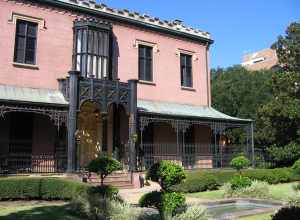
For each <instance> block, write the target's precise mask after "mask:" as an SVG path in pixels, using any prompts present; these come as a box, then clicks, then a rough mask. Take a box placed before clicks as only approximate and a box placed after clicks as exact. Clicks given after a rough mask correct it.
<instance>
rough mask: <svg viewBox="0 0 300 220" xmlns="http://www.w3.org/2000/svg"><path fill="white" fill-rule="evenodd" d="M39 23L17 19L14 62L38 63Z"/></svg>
mask: <svg viewBox="0 0 300 220" xmlns="http://www.w3.org/2000/svg"><path fill="white" fill-rule="evenodd" d="M37 27H38V24H37V23H33V22H29V21H23V20H17V26H16V40H15V55H14V62H16V63H24V64H31V65H35V64H36V40H37Z"/></svg>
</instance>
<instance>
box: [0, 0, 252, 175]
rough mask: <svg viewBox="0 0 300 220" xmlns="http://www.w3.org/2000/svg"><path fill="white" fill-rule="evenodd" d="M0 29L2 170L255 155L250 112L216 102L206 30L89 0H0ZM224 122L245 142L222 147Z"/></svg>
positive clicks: (190, 164) (135, 165)
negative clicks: (220, 107)
mask: <svg viewBox="0 0 300 220" xmlns="http://www.w3.org/2000/svg"><path fill="white" fill-rule="evenodd" d="M0 27H1V30H4V31H1V33H0V48H1V53H0V66H1V69H0V116H1V117H0V159H1V160H0V166H1V169H0V170H2V171H5V172H10V173H18V172H37V173H41V172H47V173H48V172H75V171H78V170H80V169H82V168H84V167H85V166H86V165H87V164H88V163H89V161H91V160H92V159H94V158H95V157H96V156H97V155H99V154H108V155H112V156H113V157H114V158H116V159H118V160H119V161H121V162H122V164H123V166H124V169H128V170H130V171H137V170H143V169H145V168H147V167H149V166H150V165H151V164H153V163H154V162H156V161H159V160H162V159H167V160H173V161H177V162H178V163H180V164H182V165H183V166H184V167H186V168H214V167H222V166H225V165H226V164H227V163H228V160H229V159H230V157H231V156H232V155H233V152H235V153H236V152H239V153H240V152H241V151H243V152H244V153H246V154H247V155H249V157H251V159H254V145H253V123H252V121H251V120H247V119H239V118H235V117H231V116H228V115H225V114H223V113H221V112H218V111H217V110H215V109H213V108H212V107H211V93H210V70H209V47H210V45H211V44H212V43H213V40H212V39H211V36H210V34H209V33H207V32H204V31H200V30H196V29H193V28H191V27H187V26H185V25H184V24H183V23H182V22H181V21H179V20H175V21H162V20H160V19H159V18H156V17H151V16H149V15H145V14H144V15H141V14H139V13H137V12H130V11H128V10H118V9H112V8H109V7H107V6H106V5H103V4H96V2H95V1H92V0H43V1H42V0H0ZM228 128H229V129H230V128H242V129H244V131H245V132H246V134H247V135H246V136H247V141H246V143H245V144H244V145H243V146H239V147H237V146H229V145H228V140H227V139H226V137H225V136H224V132H225V131H226V129H228ZM241 147H242V148H241Z"/></svg>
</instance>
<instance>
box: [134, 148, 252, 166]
mask: <svg viewBox="0 0 300 220" xmlns="http://www.w3.org/2000/svg"><path fill="white" fill-rule="evenodd" d="M241 154H242V155H244V156H246V157H248V158H249V159H250V160H251V161H253V159H254V158H253V155H252V154H253V153H252V150H251V149H248V148H247V146H245V145H228V146H216V145H212V144H185V145H177V144H143V145H142V146H140V154H139V156H140V159H139V161H140V164H139V165H140V167H141V169H147V168H149V167H150V166H151V165H152V164H153V163H155V162H158V161H161V160H172V161H176V162H178V163H180V164H182V166H183V167H185V168H186V169H195V168H225V167H229V163H230V161H231V160H232V158H234V157H235V156H237V155H241Z"/></svg>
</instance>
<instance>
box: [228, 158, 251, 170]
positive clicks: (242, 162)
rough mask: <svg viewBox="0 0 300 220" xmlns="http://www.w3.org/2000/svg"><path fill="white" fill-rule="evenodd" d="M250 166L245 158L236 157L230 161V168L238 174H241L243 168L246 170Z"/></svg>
mask: <svg viewBox="0 0 300 220" xmlns="http://www.w3.org/2000/svg"><path fill="white" fill-rule="evenodd" d="M250 164H251V163H250V160H248V159H247V158H246V157H245V156H237V157H235V158H233V159H232V160H231V161H230V166H231V167H233V168H234V169H236V170H237V171H238V172H241V170H242V169H244V168H248V167H249V166H250Z"/></svg>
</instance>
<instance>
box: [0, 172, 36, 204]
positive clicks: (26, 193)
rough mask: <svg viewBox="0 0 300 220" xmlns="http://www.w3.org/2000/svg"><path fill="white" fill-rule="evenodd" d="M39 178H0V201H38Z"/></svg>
mask: <svg viewBox="0 0 300 220" xmlns="http://www.w3.org/2000/svg"><path fill="white" fill-rule="evenodd" d="M40 185H41V180H40V178H18V177H12V178H1V179H0V200H23V199H25V200H27V199H39V198H40V197H41V195H40Z"/></svg>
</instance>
